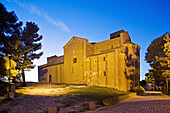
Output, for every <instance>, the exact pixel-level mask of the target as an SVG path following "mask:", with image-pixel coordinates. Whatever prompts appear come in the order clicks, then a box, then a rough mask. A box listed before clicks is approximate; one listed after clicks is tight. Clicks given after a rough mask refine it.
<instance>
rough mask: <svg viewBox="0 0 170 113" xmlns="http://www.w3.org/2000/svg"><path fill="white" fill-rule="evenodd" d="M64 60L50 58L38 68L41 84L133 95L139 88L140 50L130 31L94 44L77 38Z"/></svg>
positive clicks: (66, 46) (66, 52)
mask: <svg viewBox="0 0 170 113" xmlns="http://www.w3.org/2000/svg"><path fill="white" fill-rule="evenodd" d="M63 48H64V55H63V56H51V57H48V58H47V64H44V65H41V66H38V80H39V83H68V84H87V85H95V86H104V87H111V88H115V89H118V90H122V91H129V90H130V89H131V88H132V87H136V86H139V80H140V46H139V45H137V44H134V43H132V42H131V39H130V36H129V34H128V32H127V31H124V30H120V31H117V32H114V33H112V34H110V39H109V40H106V41H102V42H98V43H90V42H88V40H87V39H84V38H80V37H75V36H73V37H72V38H71V40H70V41H69V42H68V43H67V44H66V45H65V46H64V47H63Z"/></svg>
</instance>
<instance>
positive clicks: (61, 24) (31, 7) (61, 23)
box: [6, 0, 71, 33]
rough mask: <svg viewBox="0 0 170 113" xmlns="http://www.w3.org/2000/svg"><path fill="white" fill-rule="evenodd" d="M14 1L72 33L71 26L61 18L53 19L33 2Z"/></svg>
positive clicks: (9, 0)
mask: <svg viewBox="0 0 170 113" xmlns="http://www.w3.org/2000/svg"><path fill="white" fill-rule="evenodd" d="M6 1H8V2H11V1H12V0H6ZM14 2H15V3H16V4H18V5H19V6H20V7H22V8H24V9H26V10H28V11H30V12H31V13H34V14H37V15H38V16H41V17H43V18H44V19H45V20H47V21H48V22H50V23H51V24H53V25H55V26H56V27H59V28H60V29H62V30H63V31H65V32H67V33H70V32H71V30H70V29H69V27H68V26H67V25H66V24H65V23H64V22H62V21H61V20H57V21H55V20H54V19H52V18H51V17H50V16H49V15H48V13H47V12H46V11H45V10H43V9H42V8H39V7H36V6H35V5H33V4H25V3H23V2H21V1H19V0H14Z"/></svg>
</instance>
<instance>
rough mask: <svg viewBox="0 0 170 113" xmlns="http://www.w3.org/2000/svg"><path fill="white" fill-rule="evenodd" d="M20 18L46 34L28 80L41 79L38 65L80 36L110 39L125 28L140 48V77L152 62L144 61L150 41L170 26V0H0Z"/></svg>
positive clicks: (27, 76) (92, 40) (93, 40)
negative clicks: (73, 37)
mask: <svg viewBox="0 0 170 113" xmlns="http://www.w3.org/2000/svg"><path fill="white" fill-rule="evenodd" d="M1 3H2V4H4V5H5V7H6V8H7V10H8V11H15V13H16V15H17V16H18V18H19V20H20V21H23V22H24V25H25V23H26V22H27V21H33V22H35V23H36V24H37V25H38V26H39V28H40V31H39V34H41V35H43V40H42V45H43V46H42V49H41V51H43V52H44V54H43V56H42V57H41V58H40V59H39V60H35V61H34V64H36V67H35V69H33V70H31V71H30V72H27V73H26V81H38V69H37V66H39V65H42V64H45V63H46V62H47V57H49V56H53V55H57V56H60V55H63V54H64V53H63V46H64V45H65V44H66V43H67V42H68V41H69V40H70V39H71V38H72V36H78V37H82V38H86V39H88V40H89V42H100V41H104V40H108V39H109V34H110V33H112V32H115V31H117V30H121V29H124V30H125V31H128V32H129V35H130V37H131V40H132V42H134V43H135V44H138V45H139V46H140V47H141V51H140V60H141V62H140V79H141V80H142V79H144V78H145V73H147V72H148V69H149V65H148V64H146V62H145V61H144V57H145V52H146V49H147V47H148V46H149V44H150V43H151V41H152V40H153V39H155V38H157V37H159V36H161V35H162V34H164V33H166V32H169V29H170V0H1Z"/></svg>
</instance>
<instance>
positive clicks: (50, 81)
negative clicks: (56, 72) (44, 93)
mask: <svg viewBox="0 0 170 113" xmlns="http://www.w3.org/2000/svg"><path fill="white" fill-rule="evenodd" d="M51 78H52V77H51V75H49V83H50V84H51V83H52V80H51Z"/></svg>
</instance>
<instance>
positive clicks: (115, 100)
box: [103, 93, 136, 106]
mask: <svg viewBox="0 0 170 113" xmlns="http://www.w3.org/2000/svg"><path fill="white" fill-rule="evenodd" d="M134 96H136V93H132V94H128V95H123V96H119V97H114V98H111V99H106V100H104V101H103V104H104V105H106V106H111V105H114V104H116V103H119V102H122V101H124V100H126V99H128V98H131V97H134Z"/></svg>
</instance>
